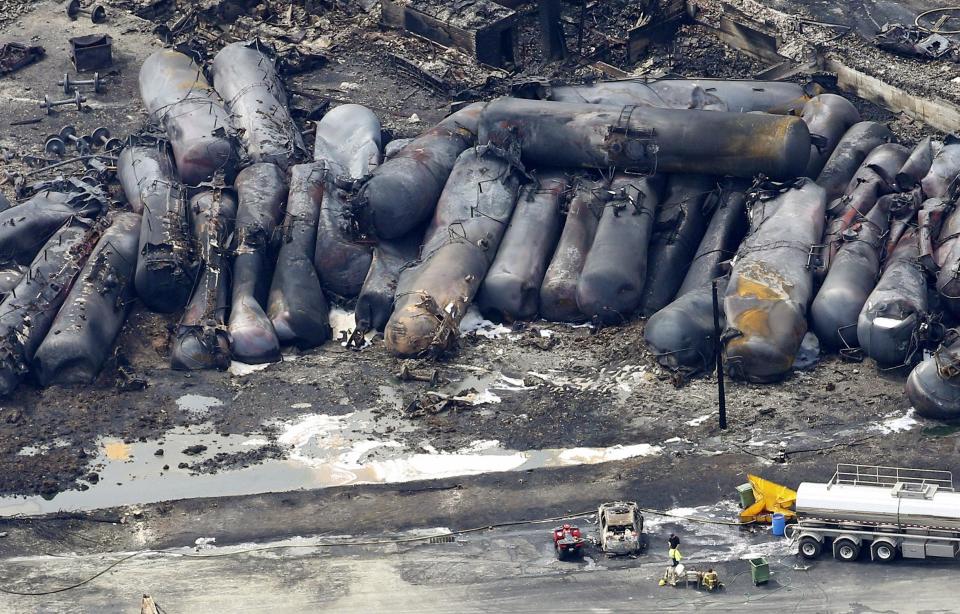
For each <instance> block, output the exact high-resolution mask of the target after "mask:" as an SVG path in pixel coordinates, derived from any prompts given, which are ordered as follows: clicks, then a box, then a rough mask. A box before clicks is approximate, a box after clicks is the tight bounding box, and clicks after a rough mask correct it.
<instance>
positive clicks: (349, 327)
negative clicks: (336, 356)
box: [328, 307, 377, 347]
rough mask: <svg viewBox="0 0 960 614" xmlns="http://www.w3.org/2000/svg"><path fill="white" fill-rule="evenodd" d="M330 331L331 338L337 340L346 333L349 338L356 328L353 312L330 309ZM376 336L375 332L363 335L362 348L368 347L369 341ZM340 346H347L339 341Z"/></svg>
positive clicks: (340, 308) (355, 318)
mask: <svg viewBox="0 0 960 614" xmlns="http://www.w3.org/2000/svg"><path fill="white" fill-rule="evenodd" d="M328 321H329V322H330V330H331V331H333V338H334V339H339V338H340V337H341V336H342V333H346V334H347V336H348V337H349V336H350V335H351V334H353V331H354V330H355V329H356V328H357V315H356V313H355V312H353V311H347V310H346V309H343V308H342V307H333V308H331V309H330V315H329V320H328ZM376 334H377V331H370V332H368V333H367V334H366V335H364V337H363V340H364V344H363V347H367V346H368V345H370V341H371V340H372V339H373V337H374V336H375V335H376ZM340 345H341V346H343V347H346V346H347V342H346V341H341V342H340Z"/></svg>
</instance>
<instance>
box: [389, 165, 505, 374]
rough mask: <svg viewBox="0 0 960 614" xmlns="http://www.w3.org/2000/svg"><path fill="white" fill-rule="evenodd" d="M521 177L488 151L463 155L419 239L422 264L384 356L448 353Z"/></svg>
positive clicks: (405, 280)
mask: <svg viewBox="0 0 960 614" xmlns="http://www.w3.org/2000/svg"><path fill="white" fill-rule="evenodd" d="M519 183H520V182H519V173H518V172H517V171H516V170H515V169H514V168H513V167H512V166H511V164H510V163H509V162H507V161H506V160H504V159H502V158H500V156H499V155H498V154H496V153H494V152H492V151H489V150H486V149H484V148H473V149H468V150H467V151H465V152H463V153H462V154H460V156H459V158H458V159H457V163H456V165H455V166H454V167H453V171H452V172H451V173H450V178H449V179H448V180H447V185H446V186H445V187H444V189H443V194H441V195H440V200H439V202H438V204H437V211H436V213H435V215H434V217H433V220H432V222H431V223H430V226H429V227H428V228H427V233H426V235H425V237H424V242H423V248H422V251H421V262H420V263H419V264H417V265H416V266H413V267H410V268H408V269H406V270H405V271H403V273H401V276H400V282H399V285H398V288H397V300H396V306H395V308H394V311H393V315H391V316H390V320H389V321H388V322H387V326H386V328H385V330H384V338H385V341H386V345H387V349H389V350H390V351H392V352H393V353H395V354H399V355H401V356H413V355H419V354H423V353H425V352H427V351H432V352H442V351H444V350H446V349H448V348H450V347H451V346H452V344H453V343H454V341H455V340H456V338H457V335H458V333H459V325H460V320H461V319H462V318H463V315H464V313H466V311H467V307H468V306H469V305H470V302H471V301H472V300H473V297H474V295H475V294H476V292H477V290H478V288H479V287H480V283H481V282H482V281H483V278H484V276H486V274H487V270H488V268H489V267H490V264H491V262H492V261H493V259H494V256H495V255H496V253H497V248H498V247H499V245H500V241H501V239H502V238H503V234H504V231H505V230H506V228H507V223H508V222H509V221H510V216H511V214H512V213H513V209H514V206H515V204H516V201H517V191H518V189H519Z"/></svg>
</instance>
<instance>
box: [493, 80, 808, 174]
mask: <svg viewBox="0 0 960 614" xmlns="http://www.w3.org/2000/svg"><path fill="white" fill-rule="evenodd" d="M691 135H696V137H695V138H693V137H691ZM478 142H479V143H480V144H485V143H492V144H494V145H496V146H497V147H499V148H501V149H504V150H507V151H516V148H519V151H520V153H521V155H522V159H523V161H524V163H525V164H527V165H528V166H531V167H537V166H556V167H581V168H598V169H609V168H617V169H620V170H623V171H633V172H639V173H646V174H652V173H653V172H655V171H656V172H663V173H707V174H716V175H732V176H734V177H748V178H752V177H753V176H754V175H757V174H763V175H766V176H768V177H773V178H776V179H786V178H790V177H796V176H798V175H800V174H802V173H803V171H804V169H805V168H806V167H807V161H808V159H809V157H810V132H809V131H808V130H807V125H806V124H804V123H803V121H802V120H801V119H800V118H798V117H789V116H783V115H771V114H768V113H724V112H714V111H699V110H680V109H656V108H652V107H640V106H635V105H628V106H609V105H591V104H573V103H565V102H545V101H541V100H523V99H517V98H498V99H496V100H494V101H492V102H490V103H488V104H487V106H486V107H484V109H483V113H482V114H481V116H480V124H479V134H478Z"/></svg>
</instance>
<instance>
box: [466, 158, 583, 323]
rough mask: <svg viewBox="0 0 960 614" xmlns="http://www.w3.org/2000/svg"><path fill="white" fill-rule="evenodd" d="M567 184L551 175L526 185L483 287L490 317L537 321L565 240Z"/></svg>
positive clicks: (481, 301) (483, 306)
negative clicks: (559, 243) (552, 263)
mask: <svg viewBox="0 0 960 614" xmlns="http://www.w3.org/2000/svg"><path fill="white" fill-rule="evenodd" d="M566 190H567V181H566V177H565V176H564V174H563V172H562V171H546V172H543V173H540V174H538V175H537V178H536V181H535V182H534V183H530V184H527V185H525V186H523V188H522V189H521V190H520V197H519V198H518V199H517V206H516V208H515V209H514V211H513V216H512V217H511V218H510V226H509V227H508V228H507V231H506V234H505V235H504V237H503V241H502V242H501V243H500V249H499V250H497V257H496V258H495V259H494V261H493V264H492V265H490V270H489V271H488V272H487V276H486V277H485V278H484V280H483V285H481V286H480V292H479V293H478V294H477V305H478V306H479V307H480V310H481V311H482V312H483V313H484V314H486V315H487V316H488V317H493V318H495V319H497V320H503V321H506V322H512V321H514V320H529V319H532V318H534V317H536V315H537V312H538V311H539V309H540V286H541V285H542V284H543V276H544V273H546V270H547V265H548V264H549V263H550V257H551V256H552V255H553V250H554V248H556V246H557V241H558V240H559V239H560V230H561V228H562V225H563V214H562V212H561V210H560V208H561V206H562V204H563V202H564V200H565V199H566Z"/></svg>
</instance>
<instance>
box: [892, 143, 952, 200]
mask: <svg viewBox="0 0 960 614" xmlns="http://www.w3.org/2000/svg"><path fill="white" fill-rule="evenodd" d="M941 146H942V143H940V142H939V141H937V142H936V143H935V142H934V141H933V140H932V139H931V138H930V137H929V136H928V137H927V138H925V139H923V140H921V141H920V142H919V143H917V146H916V147H914V148H913V151H912V152H910V157H909V158H907V161H906V162H904V163H903V166H902V167H900V171H899V172H897V176H896V183H897V190H899V191H901V192H907V191H909V190H912V189H914V188H915V187H917V186H918V185H920V182H921V181H923V178H924V177H926V176H927V173H929V172H930V167H931V166H933V156H934V152H935V151H939V149H940V147H941ZM957 170H958V171H960V168H958V169H957Z"/></svg>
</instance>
